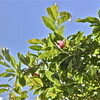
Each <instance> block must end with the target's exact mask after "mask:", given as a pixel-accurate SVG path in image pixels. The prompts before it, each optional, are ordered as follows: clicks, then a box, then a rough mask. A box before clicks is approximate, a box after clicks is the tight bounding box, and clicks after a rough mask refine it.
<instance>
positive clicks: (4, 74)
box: [0, 72, 14, 77]
mask: <svg viewBox="0 0 100 100" xmlns="http://www.w3.org/2000/svg"><path fill="white" fill-rule="evenodd" d="M11 76H14V74H11V73H6V72H4V73H1V74H0V77H11Z"/></svg>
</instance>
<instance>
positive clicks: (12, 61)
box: [10, 56, 17, 68]
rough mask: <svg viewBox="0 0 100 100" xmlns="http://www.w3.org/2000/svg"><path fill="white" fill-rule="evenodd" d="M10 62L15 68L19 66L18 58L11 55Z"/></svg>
mask: <svg viewBox="0 0 100 100" xmlns="http://www.w3.org/2000/svg"><path fill="white" fill-rule="evenodd" d="M10 62H11V64H12V66H13V67H14V68H17V63H16V60H15V58H14V57H13V56H10Z"/></svg>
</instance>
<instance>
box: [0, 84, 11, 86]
mask: <svg viewBox="0 0 100 100" xmlns="http://www.w3.org/2000/svg"><path fill="white" fill-rule="evenodd" d="M0 87H10V85H8V84H0Z"/></svg>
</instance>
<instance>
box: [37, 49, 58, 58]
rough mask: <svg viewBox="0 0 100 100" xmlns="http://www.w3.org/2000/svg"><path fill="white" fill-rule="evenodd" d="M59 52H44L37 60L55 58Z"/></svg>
mask: <svg viewBox="0 0 100 100" xmlns="http://www.w3.org/2000/svg"><path fill="white" fill-rule="evenodd" d="M58 53H59V52H58V51H57V50H50V51H45V52H43V53H41V54H40V55H39V57H38V58H39V59H47V58H49V59H50V58H52V57H54V56H56V55H57V54H58Z"/></svg>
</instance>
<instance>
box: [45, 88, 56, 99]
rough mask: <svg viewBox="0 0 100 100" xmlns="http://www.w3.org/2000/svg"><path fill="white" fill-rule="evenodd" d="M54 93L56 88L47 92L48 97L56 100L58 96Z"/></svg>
mask: <svg viewBox="0 0 100 100" xmlns="http://www.w3.org/2000/svg"><path fill="white" fill-rule="evenodd" d="M54 91H55V88H54V87H51V88H49V89H48V91H47V94H46V97H47V98H51V99H54V98H55V97H56V96H57V94H56V93H55V92H56V91H55V92H54Z"/></svg>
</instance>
